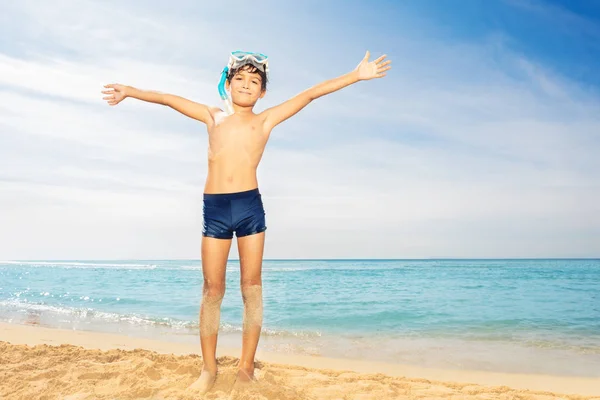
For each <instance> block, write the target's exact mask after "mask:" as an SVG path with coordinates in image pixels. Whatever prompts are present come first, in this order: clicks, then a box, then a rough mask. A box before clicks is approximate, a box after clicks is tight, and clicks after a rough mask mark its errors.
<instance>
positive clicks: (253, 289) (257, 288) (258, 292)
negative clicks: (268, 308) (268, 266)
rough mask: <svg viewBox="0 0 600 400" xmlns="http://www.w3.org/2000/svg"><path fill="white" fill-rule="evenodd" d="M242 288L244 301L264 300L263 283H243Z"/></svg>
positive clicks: (252, 281) (250, 281) (253, 281)
mask: <svg viewBox="0 0 600 400" xmlns="http://www.w3.org/2000/svg"><path fill="white" fill-rule="evenodd" d="M241 287H242V299H243V300H244V301H247V300H250V301H256V300H257V299H259V298H260V299H262V283H261V281H260V280H248V281H243V282H242V285H241Z"/></svg>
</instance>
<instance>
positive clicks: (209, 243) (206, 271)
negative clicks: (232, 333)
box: [191, 236, 231, 392]
mask: <svg viewBox="0 0 600 400" xmlns="http://www.w3.org/2000/svg"><path fill="white" fill-rule="evenodd" d="M230 249H231V239H216V238H212V237H206V236H203V237H202V275H203V276H204V285H203V288H202V305H201V306H200V316H199V317H200V318H199V320H200V346H201V348H202V360H203V361H204V367H203V368H202V374H201V375H200V378H198V380H197V381H196V382H194V383H193V384H192V386H191V387H192V388H194V389H197V390H199V391H201V392H206V391H208V390H210V388H211V387H212V385H213V383H214V381H215V378H216V374H217V360H216V353H217V336H218V331H219V324H220V320H221V303H222V301H223V296H224V295H225V270H226V267H227V258H228V256H229V250H230Z"/></svg>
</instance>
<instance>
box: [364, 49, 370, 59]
mask: <svg viewBox="0 0 600 400" xmlns="http://www.w3.org/2000/svg"><path fill="white" fill-rule="evenodd" d="M369 55H370V54H369V50H367V53H366V54H365V60H366V61H369Z"/></svg>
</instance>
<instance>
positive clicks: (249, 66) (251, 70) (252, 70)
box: [227, 64, 267, 90]
mask: <svg viewBox="0 0 600 400" xmlns="http://www.w3.org/2000/svg"><path fill="white" fill-rule="evenodd" d="M241 70H245V71H246V72H249V73H251V74H253V73H257V74H258V75H260V78H261V81H262V84H261V90H267V74H266V73H265V71H264V70H262V69H259V68H256V67H255V66H254V65H252V64H244V65H242V66H241V67H237V68H233V69H230V70H229V73H228V74H227V81H229V83H230V84H231V79H233V77H234V76H235V74H237V73H238V72H239V71H241Z"/></svg>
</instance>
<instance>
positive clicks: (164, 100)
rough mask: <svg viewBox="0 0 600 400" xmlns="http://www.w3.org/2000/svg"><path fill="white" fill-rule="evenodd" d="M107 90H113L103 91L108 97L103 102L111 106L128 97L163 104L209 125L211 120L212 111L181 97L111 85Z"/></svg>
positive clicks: (107, 86)
mask: <svg viewBox="0 0 600 400" xmlns="http://www.w3.org/2000/svg"><path fill="white" fill-rule="evenodd" d="M104 87H105V88H108V89H112V90H103V91H102V93H104V94H107V95H108V96H106V97H104V98H103V100H107V102H108V104H109V105H111V106H114V105H117V104H119V103H120V102H121V101H122V100H123V99H125V98H126V97H132V98H134V99H138V100H143V101H147V102H149V103H156V104H162V105H164V106H169V107H171V108H172V109H174V110H176V111H179V112H180V113H182V114H183V115H185V116H188V117H190V118H193V119H196V120H198V121H201V122H204V123H205V124H207V123H208V122H209V121H210V120H211V118H212V117H211V114H210V109H209V108H208V107H207V106H206V105H204V104H200V103H196V102H194V101H191V100H188V99H185V98H183V97H181V96H176V95H173V94H167V93H160V92H155V91H151V90H140V89H136V88H134V87H131V86H125V85H119V84H109V85H105V86H104Z"/></svg>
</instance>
